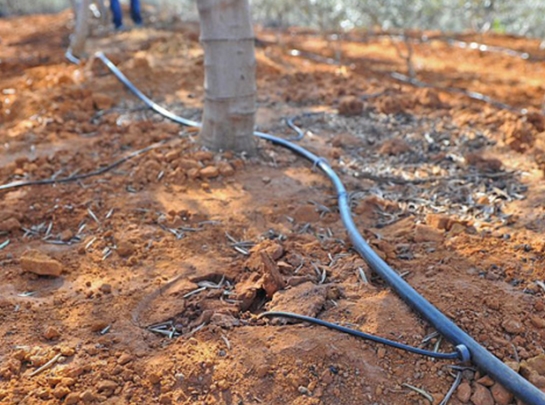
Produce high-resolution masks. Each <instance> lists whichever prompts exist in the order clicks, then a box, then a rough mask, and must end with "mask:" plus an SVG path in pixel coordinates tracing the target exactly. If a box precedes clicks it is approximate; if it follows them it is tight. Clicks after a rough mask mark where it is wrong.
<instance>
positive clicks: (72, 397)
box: [64, 392, 80, 405]
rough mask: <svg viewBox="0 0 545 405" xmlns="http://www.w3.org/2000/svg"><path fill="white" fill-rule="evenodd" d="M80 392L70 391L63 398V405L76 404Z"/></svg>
mask: <svg viewBox="0 0 545 405" xmlns="http://www.w3.org/2000/svg"><path fill="white" fill-rule="evenodd" d="M79 399H80V394H79V393H78V392H71V393H70V394H68V395H67V396H66V398H65V399H64V404H65V405H76V404H77V403H78V402H79Z"/></svg>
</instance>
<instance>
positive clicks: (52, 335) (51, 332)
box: [44, 326, 61, 340]
mask: <svg viewBox="0 0 545 405" xmlns="http://www.w3.org/2000/svg"><path fill="white" fill-rule="evenodd" d="M60 336H61V334H60V333H59V331H58V330H57V329H56V328H55V327H53V326H48V327H47V328H46V329H45V332H44V337H45V338H46V339H47V340H54V339H58V338H59V337H60Z"/></svg>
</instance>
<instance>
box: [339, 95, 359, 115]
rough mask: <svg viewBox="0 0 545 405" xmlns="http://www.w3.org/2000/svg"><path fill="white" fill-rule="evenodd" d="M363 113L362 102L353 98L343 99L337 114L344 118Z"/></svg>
mask: <svg viewBox="0 0 545 405" xmlns="http://www.w3.org/2000/svg"><path fill="white" fill-rule="evenodd" d="M362 112H363V101H361V100H360V99H359V98H357V97H354V96H346V97H343V98H342V99H341V100H340V102H339V114H340V115H344V116H347V117H348V116H353V115H360V114H361V113H362Z"/></svg>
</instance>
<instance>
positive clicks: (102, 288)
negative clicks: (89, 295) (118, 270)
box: [98, 284, 112, 294]
mask: <svg viewBox="0 0 545 405" xmlns="http://www.w3.org/2000/svg"><path fill="white" fill-rule="evenodd" d="M98 289H99V290H100V291H102V292H103V293H104V294H111V293H112V286H111V284H102V285H101V286H100V287H99V288H98Z"/></svg>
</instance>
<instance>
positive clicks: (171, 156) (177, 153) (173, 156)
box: [165, 149, 182, 162]
mask: <svg viewBox="0 0 545 405" xmlns="http://www.w3.org/2000/svg"><path fill="white" fill-rule="evenodd" d="M181 153H182V151H181V150H179V149H173V150H171V151H170V152H168V153H167V154H166V155H165V160H166V161H167V162H172V161H173V160H176V159H178V158H179V157H180V155H181Z"/></svg>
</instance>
